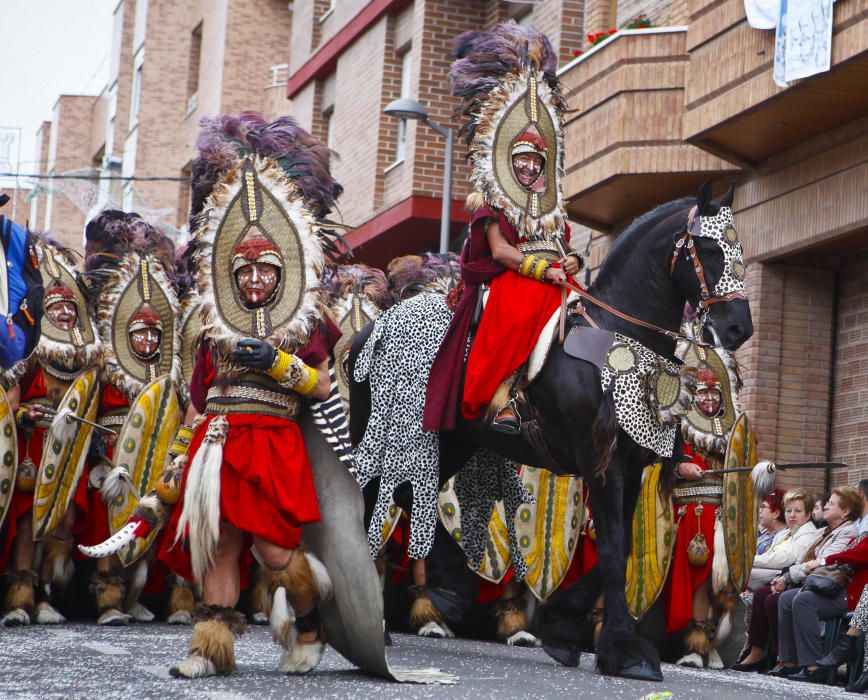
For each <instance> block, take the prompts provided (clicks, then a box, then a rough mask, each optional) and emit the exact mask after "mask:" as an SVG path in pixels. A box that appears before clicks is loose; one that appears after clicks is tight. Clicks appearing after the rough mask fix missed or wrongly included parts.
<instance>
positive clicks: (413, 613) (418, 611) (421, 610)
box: [410, 586, 443, 631]
mask: <svg viewBox="0 0 868 700" xmlns="http://www.w3.org/2000/svg"><path fill="white" fill-rule="evenodd" d="M410 595H412V596H413V597H414V598H415V600H414V601H413V605H412V606H411V607H410V629H414V630H417V631H418V630H419V629H420V628H422V627H424V626H425V625H427V624H429V623H431V622H436V623H437V624H441V623H442V622H443V615H442V613H441V612H440V611H439V610H438V609H437V607H436V606H435V605H434V603H433V602H432V601H431V599H430V598H429V597H428V592H427V591H426V590H425V587H424V586H411V587H410Z"/></svg>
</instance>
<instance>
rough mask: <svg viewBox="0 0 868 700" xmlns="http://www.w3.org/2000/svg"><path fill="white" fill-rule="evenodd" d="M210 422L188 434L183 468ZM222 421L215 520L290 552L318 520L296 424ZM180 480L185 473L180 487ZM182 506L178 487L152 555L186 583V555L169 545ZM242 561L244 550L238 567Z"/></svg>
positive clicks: (246, 417)
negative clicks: (304, 529) (225, 424)
mask: <svg viewBox="0 0 868 700" xmlns="http://www.w3.org/2000/svg"><path fill="white" fill-rule="evenodd" d="M213 418H214V416H208V418H207V420H205V421H204V422H203V423H202V424H201V425H200V426H199V427H198V429H197V430H196V433H195V434H194V435H193V440H192V441H191V443H190V451H189V460H190V461H189V462H188V464H189V463H191V462H192V460H193V457H194V456H195V454H196V452H197V450H198V449H199V447H200V446H201V444H202V440H203V439H204V438H205V432H206V430H207V428H208V425H209V423H210V422H211V420H212V419H213ZM226 418H227V420H228V422H229V431H228V433H227V436H226V441H225V443H224V444H223V466H222V467H221V469H220V520H221V521H227V522H229V523H231V524H232V525H234V526H235V527H236V528H238V529H239V530H241V531H242V532H243V533H245V534H248V535H254V536H256V537H261V538H262V539H264V540H266V541H268V542H271V543H273V544H276V545H278V546H280V547H285V548H286V549H295V548H296V547H298V545H299V542H300V541H301V526H302V525H306V524H308V523H315V522H318V521H319V519H320V514H319V504H318V502H317V498H316V488H315V487H314V483H313V473H312V472H311V468H310V461H309V459H308V456H307V449H306V448H305V446H304V440H303V438H302V435H301V429H300V428H299V427H298V423H296V422H295V421H293V420H290V419H289V418H277V417H274V416H266V415H259V414H247V413H233V414H230V415H228V416H226ZM186 480H187V475H186V473H185V475H184V485H185V486H186ZM183 507H184V492H183V488H182V491H181V499H180V500H179V501H178V505H177V506H175V510H174V512H173V513H172V518H171V519H170V521H169V524H168V526H167V528H166V532H165V533H164V536H162V537H161V540H162V541H161V542H160V551H159V555H158V556H159V558H160V560H161V561H163V562H164V563H165V564H166V565H167V566H169V568H171V569H172V570H173V571H175V572H176V573H178V574H180V575H181V576H183V577H184V578H186V579H189V580H192V578H193V572H192V568H191V565H190V554H189V551H188V550H187V548H186V546H182V544H181V543H179V544H178V545H175V546H173V543H174V541H175V536H176V533H177V528H178V520H179V519H180V517H181V511H182V510H183ZM247 562H249V553H248V552H247V550H246V548H245V550H244V551H243V552H242V560H241V561H240V562H239V565H244V564H246V563H247ZM242 571H243V569H242ZM243 573H246V572H243Z"/></svg>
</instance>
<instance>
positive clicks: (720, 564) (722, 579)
mask: <svg viewBox="0 0 868 700" xmlns="http://www.w3.org/2000/svg"><path fill="white" fill-rule="evenodd" d="M727 583H729V564H728V563H727V561H726V539H725V537H724V534H723V522H722V521H721V520H720V518H717V519H716V520H715V521H714V559H713V560H712V562H711V587H712V590H713V591H714V592H715V593H720V591H722V590H723V589H724V588H726V584H727Z"/></svg>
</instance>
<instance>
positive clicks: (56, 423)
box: [50, 408, 76, 444]
mask: <svg viewBox="0 0 868 700" xmlns="http://www.w3.org/2000/svg"><path fill="white" fill-rule="evenodd" d="M68 415H74V414H73V412H72V410H70V409H68V408H64V409H63V410H62V411H58V412H57V414H56V415H55V416H54V420H53V421H51V430H50V432H51V437H52V438H53V439H54V440H56V441H57V442H59V443H61V444H66V443H67V442H69V441H70V440H72V438H73V437H75V427H76V424H75V422H74V421H73V420H67V419H66V417H67V416H68Z"/></svg>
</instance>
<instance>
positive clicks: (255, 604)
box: [250, 568, 271, 625]
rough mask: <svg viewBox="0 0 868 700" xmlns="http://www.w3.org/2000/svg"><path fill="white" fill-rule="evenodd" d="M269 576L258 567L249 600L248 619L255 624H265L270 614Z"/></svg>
mask: <svg viewBox="0 0 868 700" xmlns="http://www.w3.org/2000/svg"><path fill="white" fill-rule="evenodd" d="M270 585H271V577H269V576H268V575H267V574H266V573H265V571H264V570H263V569H262V568H260V569H259V572H258V573H257V576H256V583H254V584H253V595H252V600H251V601H250V608H251V610H250V619H251V621H252V622H253V624H255V625H267V624H268V621H269V618H270V616H271V592H270V591H269V587H270Z"/></svg>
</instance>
